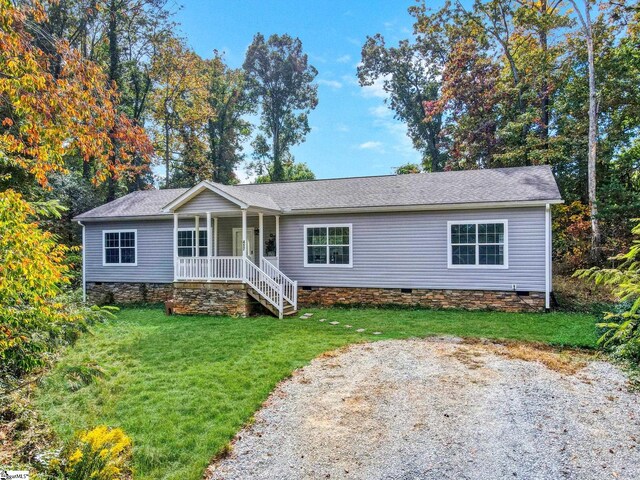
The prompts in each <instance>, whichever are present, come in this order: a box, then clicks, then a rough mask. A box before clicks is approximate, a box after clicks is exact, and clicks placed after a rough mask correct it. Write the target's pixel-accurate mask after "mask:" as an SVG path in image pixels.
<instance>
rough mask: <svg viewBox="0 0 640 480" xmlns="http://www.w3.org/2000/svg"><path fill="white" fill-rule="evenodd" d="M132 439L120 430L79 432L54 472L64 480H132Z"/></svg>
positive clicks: (103, 427)
mask: <svg viewBox="0 0 640 480" xmlns="http://www.w3.org/2000/svg"><path fill="white" fill-rule="evenodd" d="M130 462H131V439H130V438H129V437H128V436H127V435H126V434H125V433H124V431H123V430H122V429H120V428H110V427H107V426H106V425H99V426H97V427H95V428H93V429H92V430H87V431H82V432H79V433H78V434H76V436H75V438H74V439H73V441H72V442H71V443H69V445H67V447H66V448H65V449H64V450H63V452H62V455H61V460H60V462H59V463H58V464H57V465H56V469H57V470H59V471H60V473H62V474H63V475H64V478H65V479H67V480H88V479H91V480H120V479H127V478H131V467H130Z"/></svg>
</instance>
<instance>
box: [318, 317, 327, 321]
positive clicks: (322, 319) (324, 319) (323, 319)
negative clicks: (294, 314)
mask: <svg viewBox="0 0 640 480" xmlns="http://www.w3.org/2000/svg"><path fill="white" fill-rule="evenodd" d="M318 321H319V322H326V321H327V319H326V318H321V319H320V320H318Z"/></svg>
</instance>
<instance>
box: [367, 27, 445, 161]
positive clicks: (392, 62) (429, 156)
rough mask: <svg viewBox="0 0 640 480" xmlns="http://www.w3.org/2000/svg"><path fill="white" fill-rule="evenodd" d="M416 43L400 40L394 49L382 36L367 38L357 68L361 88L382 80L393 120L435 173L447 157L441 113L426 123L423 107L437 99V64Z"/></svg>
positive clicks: (438, 71) (438, 85)
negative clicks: (403, 127)
mask: <svg viewBox="0 0 640 480" xmlns="http://www.w3.org/2000/svg"><path fill="white" fill-rule="evenodd" d="M425 52H430V50H428V49H420V48H419V45H418V44H410V43H409V41H408V40H403V41H401V42H400V43H399V44H398V46H397V47H387V46H386V45H385V40H384V38H383V37H382V35H380V34H377V35H374V36H373V37H367V41H366V42H365V44H364V46H363V47H362V63H361V64H360V65H359V66H358V79H359V81H360V85H361V86H366V85H373V84H374V82H376V81H382V85H383V88H384V91H385V92H387V94H389V98H388V99H387V100H385V102H388V104H389V107H390V108H391V109H392V110H393V111H394V112H395V117H396V118H397V119H399V120H401V121H403V122H404V123H405V124H406V125H407V130H408V134H409V137H410V138H411V140H412V142H413V146H414V147H415V148H416V150H418V151H420V152H421V153H422V155H423V163H424V165H425V167H426V168H427V169H428V170H430V171H432V172H437V171H440V170H442V169H443V167H444V165H445V163H446V155H445V153H444V152H443V151H442V150H441V147H440V145H439V143H440V134H441V129H442V114H441V113H437V114H435V115H433V116H431V117H430V118H429V120H428V121H425V111H424V107H423V105H424V104H425V103H427V102H433V101H435V100H437V99H438V95H439V88H440V82H439V77H440V69H439V67H440V65H439V64H438V63H437V59H436V56H435V55H426V56H425Z"/></svg>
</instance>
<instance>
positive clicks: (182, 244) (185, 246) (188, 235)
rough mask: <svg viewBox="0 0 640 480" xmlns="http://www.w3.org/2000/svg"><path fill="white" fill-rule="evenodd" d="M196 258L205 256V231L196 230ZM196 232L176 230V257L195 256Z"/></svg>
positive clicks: (187, 229) (193, 230) (185, 229)
mask: <svg viewBox="0 0 640 480" xmlns="http://www.w3.org/2000/svg"><path fill="white" fill-rule="evenodd" d="M198 236H199V242H198V248H199V250H198V256H200V257H206V256H207V231H206V230H198ZM195 238H196V230H195V229H194V228H181V229H179V230H178V256H179V257H195V256H196V242H195Z"/></svg>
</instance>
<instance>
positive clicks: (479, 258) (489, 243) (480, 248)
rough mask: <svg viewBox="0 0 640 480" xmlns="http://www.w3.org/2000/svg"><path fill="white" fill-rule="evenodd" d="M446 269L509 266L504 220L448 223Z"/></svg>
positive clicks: (505, 223)
mask: <svg viewBox="0 0 640 480" xmlns="http://www.w3.org/2000/svg"><path fill="white" fill-rule="evenodd" d="M448 228H449V232H448V237H449V268H457V267H460V268H464V267H477V268H508V264H509V261H508V253H507V249H508V244H507V221H506V220H488V221H480V222H464V221H463V222H449V223H448Z"/></svg>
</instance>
